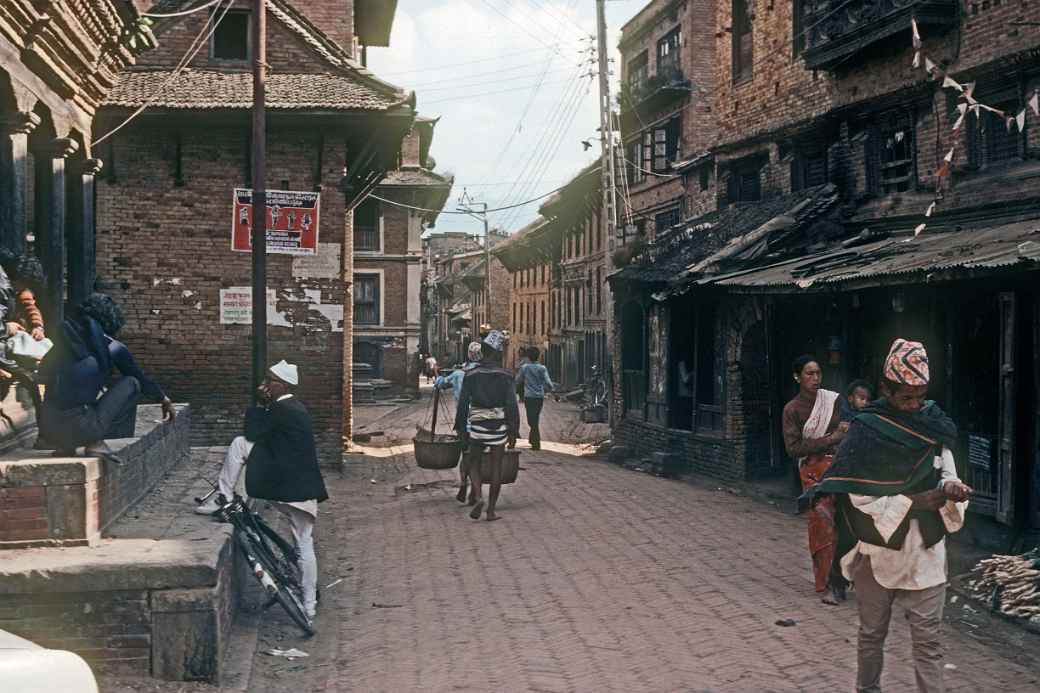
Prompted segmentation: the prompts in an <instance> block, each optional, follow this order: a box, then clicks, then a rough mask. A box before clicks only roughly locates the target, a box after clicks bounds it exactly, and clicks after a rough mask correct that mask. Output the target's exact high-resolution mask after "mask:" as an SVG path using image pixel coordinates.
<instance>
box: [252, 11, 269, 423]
mask: <svg viewBox="0 0 1040 693" xmlns="http://www.w3.org/2000/svg"><path fill="white" fill-rule="evenodd" d="M253 50H254V55H253V152H252V158H253V172H252V174H253V224H252V227H253V228H252V230H253V238H252V246H251V247H252V251H253V281H252V286H253V364H252V365H253V398H254V403H255V401H256V396H257V388H259V387H260V384H261V383H262V382H263V381H264V376H265V374H266V372H267V188H266V185H265V178H266V176H267V159H266V154H267V148H266V144H267V142H266V137H267V122H266V118H265V115H266V114H265V112H264V109H265V108H266V104H265V97H266V94H265V84H264V80H265V77H266V71H267V8H266V2H265V0H254V2H253Z"/></svg>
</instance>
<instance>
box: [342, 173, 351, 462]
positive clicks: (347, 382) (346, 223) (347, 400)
mask: <svg viewBox="0 0 1040 693" xmlns="http://www.w3.org/2000/svg"><path fill="white" fill-rule="evenodd" d="M347 174H348V171H347V168H346V166H344V167H343V180H344V181H346V180H347ZM340 252H341V253H342V255H343V392H342V398H343V449H344V450H349V449H350V447H351V445H353V442H354V210H353V208H352V207H351V206H350V204H349V195H347V194H346V192H344V196H343V247H342V250H341V251H340Z"/></svg>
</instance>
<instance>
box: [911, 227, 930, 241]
mask: <svg viewBox="0 0 1040 693" xmlns="http://www.w3.org/2000/svg"><path fill="white" fill-rule="evenodd" d="M926 226H928V225H927V224H918V225H917V228H916V229H914V237H915V238H916V237H917V236H920V235H921V232H922V231H924V229H925V227H926Z"/></svg>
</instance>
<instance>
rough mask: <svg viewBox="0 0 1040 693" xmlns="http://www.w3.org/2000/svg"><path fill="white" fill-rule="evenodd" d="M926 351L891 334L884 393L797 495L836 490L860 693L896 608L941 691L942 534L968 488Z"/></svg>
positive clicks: (954, 522) (877, 663)
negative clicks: (855, 620)
mask: <svg viewBox="0 0 1040 693" xmlns="http://www.w3.org/2000/svg"><path fill="white" fill-rule="evenodd" d="M928 380H929V369H928V354H927V352H926V351H925V348H924V346H923V345H922V344H920V343H919V342H911V341H907V340H905V339H897V340H895V342H894V343H893V344H892V348H891V349H890V350H889V354H888V358H887V359H886V360H885V367H884V373H883V378H882V381H881V399H880V400H878V401H877V402H873V403H871V404H869V405H867V406H866V407H865V408H864V409H862V410H861V411H860V412H859V414H858V416H857V417H856V418H855V419H854V420H853V421H852V424H851V426H850V427H849V431H848V434H847V435H846V437H845V440H844V442H843V443H842V444H841V446H840V447H839V448H838V451H837V452H836V453H835V456H834V463H833V464H832V465H831V467H830V469H828V470H827V472H826V474H825V475H824V477H823V479H822V480H821V481H820V483H818V484H817V485H816V486H814V487H813V488H811V489H809V491H807V492H806V495H805V496H803V499H806V500H808V499H809V498H811V497H813V496H815V495H819V494H834V495H835V496H837V500H838V503H837V506H838V514H837V518H836V523H837V526H838V528H839V536H838V555H839V556H842V559H841V567H842V572H843V573H844V575H845V577H846V578H848V579H850V580H852V581H853V582H854V583H855V586H856V602H857V604H858V607H859V619H860V627H859V646H858V671H857V675H856V690H857V691H864V692H876V691H880V690H881V670H882V665H883V657H884V655H883V650H884V645H885V636H886V635H887V634H888V624H889V621H890V619H891V616H892V608H893V606H896V607H899V608H900V609H901V610H902V611H904V612H905V613H906V617H907V620H908V621H909V622H910V635H911V638H912V641H913V658H914V670H915V672H916V678H917V689H918V690H919V691H928V692H933V691H934V692H938V691H943V690H945V689H944V687H943V681H942V675H943V663H942V644H941V641H940V637H939V635H940V629H941V627H942V612H943V604H944V603H945V599H946V570H947V568H946V541H945V537H946V535H947V534H949V533H952V532H956V531H958V530H959V529H960V528H961V527H962V526H963V525H964V513H965V511H966V509H967V506H968V497H969V496H970V495H971V493H972V490H971V488H969V487H968V486H966V485H965V484H963V483H962V482H961V481H960V479H959V478H958V477H957V468H956V466H955V465H954V460H953V453H952V452H951V450H952V448H953V447H954V445H955V442H956V439H957V428H956V426H955V425H954V423H953V421H951V420H950V419H949V417H947V416H946V414H945V413H943V411H942V410H941V409H939V407H938V405H936V404H935V402H932V401H930V400H926V399H925V396H926V394H927V392H928Z"/></svg>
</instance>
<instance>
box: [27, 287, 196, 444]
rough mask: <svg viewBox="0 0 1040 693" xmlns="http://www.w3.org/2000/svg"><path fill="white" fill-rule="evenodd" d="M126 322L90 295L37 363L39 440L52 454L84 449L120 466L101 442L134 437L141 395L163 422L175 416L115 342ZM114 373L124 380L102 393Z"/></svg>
mask: <svg viewBox="0 0 1040 693" xmlns="http://www.w3.org/2000/svg"><path fill="white" fill-rule="evenodd" d="M124 322H125V320H124V318H123V311H122V310H121V309H120V307H119V305H118V304H117V303H116V302H115V301H113V300H112V299H111V298H110V297H109V296H106V295H105V294H92V295H91V296H90V297H89V298H87V300H85V301H84V302H83V303H82V304H80V305H79V307H78V308H77V309H76V312H75V315H74V316H73V317H72V318H69V319H67V320H65V321H64V322H63V323H62V325H61V329H60V332H59V334H58V335H57V338H56V340H55V345H54V348H52V349H51V350H50V351H49V352H47V355H46V356H45V357H44V359H43V361H42V362H41V363H40V371H39V372H40V380H41V382H42V383H43V384H44V385H45V387H46V389H45V393H44V399H43V405H42V407H41V408H42V412H41V416H40V437H41V438H42V439H43V440H44V441H46V442H47V443H49V444H51V445H54V446H55V447H56V448H57V450H56V451H55V453H54V454H55V456H59V457H61V456H72V455H75V454H76V449H77V448H79V447H81V446H82V447H85V448H86V455H87V456H88V457H89V456H99V457H103V458H105V459H108V460H111V461H113V462H116V463H119V462H121V460H120V459H119V458H118V457H117V456H116V455H115V454H114V453H113V452H112V450H111V448H109V447H108V444H107V443H106V442H105V439H106V438H132V437H133V435H134V428H135V421H136V416H137V401H138V399H139V398H140V396H141V395H142V394H143V395H145V396H147V397H151V398H153V399H156V400H159V402H161V403H162V411H163V418H164V419H165V420H166V421H173V420H174V418H176V411H175V410H174V407H173V403H172V402H171V401H170V398H169V397H167V396H166V394H165V393H164V392H163V390H162V388H161V387H159V385H158V383H156V382H155V381H153V380H152V379H151V378H149V377H148V376H147V375H145V373H144V371H142V370H141V368H140V367H139V366H138V365H137V362H136V361H135V360H134V357H133V355H132V354H131V353H130V350H129V349H127V348H126V345H125V344H123V343H122V342H120V341H119V340H117V339H116V338H115V337H116V335H117V334H118V333H119V330H120V329H122V327H123V323H124ZM113 369H115V370H118V371H119V373H120V374H121V375H122V376H123V377H121V378H120V379H119V380H117V381H116V382H115V384H114V385H112V386H111V387H108V388H107V389H106V387H105V386H106V383H107V382H108V379H109V376H110V375H111V374H112V370H113ZM99 395H100V396H99Z"/></svg>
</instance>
